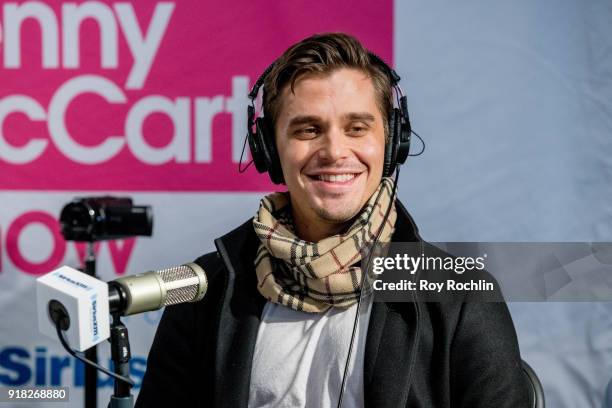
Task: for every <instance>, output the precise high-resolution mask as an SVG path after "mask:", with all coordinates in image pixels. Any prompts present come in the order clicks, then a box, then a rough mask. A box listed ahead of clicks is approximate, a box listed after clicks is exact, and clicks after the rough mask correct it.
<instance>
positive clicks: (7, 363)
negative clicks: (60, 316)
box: [0, 346, 147, 389]
mask: <svg viewBox="0 0 612 408" xmlns="http://www.w3.org/2000/svg"><path fill="white" fill-rule="evenodd" d="M101 364H103V363H101ZM146 365H147V359H146V358H145V357H143V356H134V355H133V356H132V359H131V360H130V377H131V378H132V380H134V382H135V383H136V385H135V388H136V389H138V388H140V384H141V383H142V377H143V376H144V372H145V369H146ZM106 367H111V360H110V359H109V361H108V362H107V364H106ZM84 383H85V366H84V364H83V363H81V362H80V361H79V360H77V359H75V358H73V357H71V356H68V355H65V354H51V353H50V352H48V350H47V348H46V347H44V346H38V347H35V349H34V351H33V352H32V351H31V350H30V349H27V348H24V347H20V346H8V347H0V386H21V385H36V386H71V387H83V386H84ZM112 386H113V379H112V378H110V377H107V376H106V375H104V374H101V375H100V376H99V378H98V387H109V388H111V387H112Z"/></svg>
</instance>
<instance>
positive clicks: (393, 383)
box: [136, 201, 528, 408]
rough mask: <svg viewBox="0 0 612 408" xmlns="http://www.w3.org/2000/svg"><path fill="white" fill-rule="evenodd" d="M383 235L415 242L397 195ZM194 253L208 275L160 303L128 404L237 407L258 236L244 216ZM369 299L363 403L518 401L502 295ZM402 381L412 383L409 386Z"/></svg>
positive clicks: (512, 338)
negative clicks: (192, 290)
mask: <svg viewBox="0 0 612 408" xmlns="http://www.w3.org/2000/svg"><path fill="white" fill-rule="evenodd" d="M397 210H398V214H397V222H396V229H395V232H394V234H393V238H392V240H393V241H394V242H413V241H417V240H420V237H419V235H418V230H417V229H416V226H415V225H414V222H413V221H412V219H411V217H410V215H409V214H408V212H407V211H406V209H405V208H404V207H403V205H402V204H401V203H400V202H399V201H397ZM215 245H216V247H217V251H216V252H212V253H209V254H206V255H204V256H202V257H200V258H198V259H197V260H196V263H198V264H199V265H200V266H202V267H203V268H204V270H205V271H206V274H207V276H208V280H209V286H208V292H207V294H206V296H205V297H204V299H202V300H201V301H199V302H197V303H184V304H180V305H176V306H171V307H168V308H166V310H165V311H164V314H163V316H162V319H161V321H160V323H159V326H158V328H157V333H156V334H155V339H154V341H153V345H152V347H151V350H150V353H149V357H148V362H147V370H146V373H145V375H144V377H143V381H142V388H141V390H140V395H139V397H138V400H137V402H136V407H137V408H143V407H163V406H168V407H181V408H182V407H246V406H247V403H248V398H249V381H250V375H251V364H252V357H253V352H254V349H255V341H256V339H257V331H258V326H259V322H260V318H261V313H262V310H263V306H264V304H265V299H264V298H263V297H262V296H261V295H260V294H259V292H258V291H257V288H256V275H255V271H254V267H253V264H254V263H253V260H254V258H255V251H256V249H257V247H258V245H259V239H258V237H257V236H256V234H255V231H254V229H253V226H252V220H249V221H247V222H246V223H244V224H243V225H241V226H240V227H238V228H236V229H235V230H233V231H231V232H229V233H228V234H226V235H224V236H223V237H221V238H218V239H216V240H215ZM415 311H416V307H415V304H414V303H411V302H406V303H385V302H374V303H373V305H372V312H371V316H370V321H369V326H368V331H367V339H366V349H365V360H364V398H365V404H366V406H368V407H375V408H383V407H390V408H396V407H411V408H413V407H465V408H477V407H487V408H504V407H508V408H520V407H527V406H528V391H527V383H526V382H525V379H524V377H523V374H522V371H521V359H520V354H519V349H518V343H517V339H516V333H515V330H514V326H513V324H512V319H511V317H510V314H509V312H508V309H507V307H506V304H505V303H503V302H465V303H464V302H440V303H433V302H429V303H420V304H419V311H420V313H419V316H420V318H419V342H418V348H417V350H416V353H415V355H414V361H413V362H412V363H413V373H412V380H411V381H409V380H408V376H409V375H408V372H409V370H410V366H411V357H412V350H413V345H414V342H415V327H416V315H417V314H416V313H415ZM408 382H410V383H411V384H410V385H408Z"/></svg>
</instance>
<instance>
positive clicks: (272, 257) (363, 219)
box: [253, 177, 396, 313]
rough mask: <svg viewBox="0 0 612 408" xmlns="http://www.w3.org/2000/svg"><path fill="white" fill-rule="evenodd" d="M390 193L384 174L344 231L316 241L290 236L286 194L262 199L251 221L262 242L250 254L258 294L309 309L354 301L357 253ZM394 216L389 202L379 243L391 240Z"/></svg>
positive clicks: (359, 276)
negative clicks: (253, 255) (255, 253)
mask: <svg viewBox="0 0 612 408" xmlns="http://www.w3.org/2000/svg"><path fill="white" fill-rule="evenodd" d="M392 192H393V181H392V179H391V178H389V177H385V178H383V179H382V182H381V183H380V185H379V186H378V189H377V190H376V191H375V192H374V194H372V197H370V199H369V200H368V202H367V204H366V205H365V207H364V208H363V210H362V211H361V213H360V214H359V215H358V216H357V218H356V219H355V221H354V222H353V224H352V225H351V226H350V228H349V229H348V231H346V232H345V233H344V234H339V235H334V236H331V237H328V238H324V239H322V240H321V241H319V242H317V243H313V242H308V241H303V240H301V239H299V238H298V237H297V236H296V235H295V229H294V226H293V221H292V216H291V205H290V201H289V194H288V193H286V192H285V193H273V194H270V195H268V196H266V197H264V198H263V199H262V200H261V204H260V206H259V211H258V212H257V215H256V216H255V218H254V219H253V226H254V228H255V232H256V233H257V235H258V236H259V239H260V241H261V243H260V245H259V249H258V250H257V255H256V257H255V272H256V274H257V288H258V290H259V292H260V293H261V294H262V295H263V296H264V297H265V298H266V299H268V300H269V301H271V302H274V303H279V304H282V305H285V306H288V307H290V308H292V309H295V310H298V311H305V312H311V313H322V312H325V311H326V310H328V309H329V308H330V307H332V306H336V307H342V308H346V307H349V306H351V305H352V304H354V303H356V302H357V299H358V297H359V288H360V287H361V279H362V274H361V267H360V266H359V263H360V260H361V257H362V253H361V252H360V251H364V252H363V253H369V251H368V249H369V248H368V247H370V246H371V245H372V244H373V242H374V239H375V238H376V235H377V234H378V230H379V228H381V225H382V222H383V219H384V216H385V212H386V211H387V208H388V207H389V204H390V201H391V194H392ZM395 219H396V211H395V205H391V209H390V211H389V217H388V219H387V221H386V223H385V225H384V226H383V229H382V231H381V233H380V238H379V242H389V241H390V240H391V234H393V231H394V227H395ZM365 251H368V252H365ZM355 264H357V265H355Z"/></svg>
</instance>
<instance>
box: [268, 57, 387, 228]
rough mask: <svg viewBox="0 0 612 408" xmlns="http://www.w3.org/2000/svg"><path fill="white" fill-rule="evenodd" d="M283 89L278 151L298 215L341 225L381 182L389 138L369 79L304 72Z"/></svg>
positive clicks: (346, 72)
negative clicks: (292, 89) (386, 137)
mask: <svg viewBox="0 0 612 408" xmlns="http://www.w3.org/2000/svg"><path fill="white" fill-rule="evenodd" d="M294 91H295V93H292V92H291V88H290V86H289V85H286V86H285V88H284V89H283V91H282V94H281V98H282V104H281V108H280V110H279V114H278V118H277V121H276V127H275V131H276V145H277V148H278V153H279V157H280V162H281V166H282V169H283V175H284V178H285V182H286V184H287V188H288V190H289V192H290V196H291V203H292V206H293V211H294V215H296V218H299V219H300V220H302V221H306V222H318V223H321V222H322V223H325V224H340V223H344V222H346V221H348V220H350V219H351V218H353V217H354V216H355V215H357V214H358V213H359V212H360V210H361V208H362V207H363V206H364V204H365V203H366V202H367V201H368V199H369V198H370V196H371V195H372V194H373V193H374V191H375V190H376V188H377V187H378V185H379V184H380V180H381V177H382V170H383V162H384V149H385V132H384V127H383V119H382V114H381V112H380V110H379V108H378V105H377V103H376V101H377V100H376V93H375V90H374V86H373V85H372V81H371V80H370V79H369V78H368V77H367V76H366V74H365V73H364V72H362V71H360V70H356V69H349V68H341V69H337V70H334V71H332V72H331V73H327V74H306V75H304V76H303V77H300V78H299V79H298V80H297V81H296V83H295V86H294Z"/></svg>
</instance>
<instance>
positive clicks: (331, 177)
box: [308, 173, 361, 184]
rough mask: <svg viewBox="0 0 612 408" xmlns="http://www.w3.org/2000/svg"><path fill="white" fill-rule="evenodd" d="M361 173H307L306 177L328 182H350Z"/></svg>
mask: <svg viewBox="0 0 612 408" xmlns="http://www.w3.org/2000/svg"><path fill="white" fill-rule="evenodd" d="M360 174H361V173H334V174H331V173H321V174H309V175H308V177H309V178H311V179H312V180H315V181H323V182H325V183H329V184H350V183H351V182H352V181H353V180H354V179H355V178H356V177H358V176H359V175H360Z"/></svg>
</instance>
